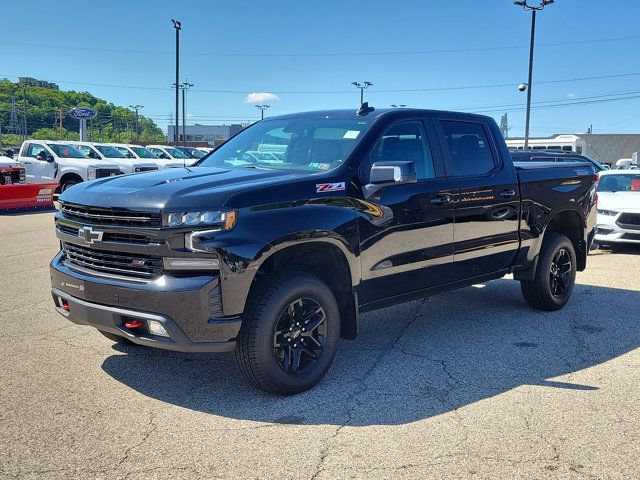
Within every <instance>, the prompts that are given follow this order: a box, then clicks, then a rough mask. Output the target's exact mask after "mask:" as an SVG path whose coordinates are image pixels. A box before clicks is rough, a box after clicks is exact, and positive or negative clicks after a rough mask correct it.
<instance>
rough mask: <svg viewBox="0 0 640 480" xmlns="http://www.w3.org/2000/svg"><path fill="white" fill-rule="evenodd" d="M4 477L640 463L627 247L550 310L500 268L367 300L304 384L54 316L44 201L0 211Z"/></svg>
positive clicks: (636, 287) (350, 473)
mask: <svg viewBox="0 0 640 480" xmlns="http://www.w3.org/2000/svg"><path fill="white" fill-rule="evenodd" d="M0 245H2V251H3V252H4V255H3V259H2V264H1V266H0V292H1V297H0V298H2V303H1V304H0V345H1V348H0V361H1V365H2V369H1V371H0V477H1V478H39V479H40V478H65V479H66V478H197V477H205V478H230V477H238V478H302V479H305V478H309V479H311V478H372V477H378V478H419V477H421V478H427V477H438V478H449V477H450V478H460V477H473V478H498V477H502V478H543V477H563V478H572V477H576V478H579V477H588V478H592V477H593V478H616V479H617V478H638V477H639V476H640V464H639V462H638V459H640V407H639V405H640V387H639V384H640V348H639V347H640V328H639V326H638V320H639V313H640V295H639V292H640V249H637V250H634V249H624V250H621V251H616V252H615V253H611V252H609V251H606V250H600V251H598V252H596V253H595V254H593V255H591V256H590V258H589V266H588V269H587V271H586V272H583V273H580V274H578V279H577V283H578V285H577V286H576V291H575V292H574V296H573V298H572V299H571V301H570V303H569V305H568V306H567V307H566V308H565V309H564V310H562V311H560V312H555V313H542V312H536V311H532V310H529V309H527V308H526V307H525V305H524V302H523V300H522V297H521V295H520V289H519V285H518V284H517V283H516V282H513V281H511V280H499V281H495V282H491V283H488V284H485V285H477V286H474V287H470V288H466V289H464V290H459V291H456V292H452V293H448V294H443V295H440V296H437V297H432V298H429V299H427V300H425V301H419V302H413V303H409V304H405V305H400V306H397V307H393V308H388V309H385V310H382V311H378V312H374V313H371V314H366V315H364V319H363V320H364V322H363V324H364V327H363V330H364V331H363V333H362V334H361V336H359V337H358V339H356V340H355V341H342V343H341V345H340V351H339V353H338V356H337V358H336V361H335V363H334V365H333V367H332V369H331V371H330V372H329V374H328V376H327V377H326V378H325V380H324V381H323V382H322V383H321V384H320V385H319V386H318V387H316V388H314V389H312V390H311V391H309V392H306V393H304V394H301V395H297V396H294V397H289V398H282V397H275V396H272V395H267V394H263V393H261V392H259V391H256V390H254V389H253V388H251V387H249V386H248V385H247V384H245V383H244V382H243V380H242V379H241V378H240V375H239V372H238V371H237V369H236V367H235V365H234V363H233V358H232V356H230V355H220V354H218V355H214V354H198V355H193V354H191V355H187V354H179V353H172V352H165V351H156V350H152V349H147V348H141V347H122V346H114V345H112V343H111V342H110V341H109V340H107V339H106V338H103V337H102V336H101V335H99V334H98V333H97V332H96V331H94V330H93V329H91V328H87V327H79V326H75V325H73V324H70V323H69V322H68V321H67V320H65V319H64V318H62V317H60V316H58V315H57V314H56V313H55V312H54V310H53V306H52V301H51V297H50V294H49V288H50V284H49V273H48V262H49V260H50V259H51V258H52V257H53V256H54V254H55V252H56V251H57V246H58V243H57V240H56V239H55V237H54V234H53V221H52V214H51V213H40V214H32V215H24V216H9V217H6V216H5V217H0Z"/></svg>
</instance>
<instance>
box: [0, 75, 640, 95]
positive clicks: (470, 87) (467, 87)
mask: <svg viewBox="0 0 640 480" xmlns="http://www.w3.org/2000/svg"><path fill="white" fill-rule="evenodd" d="M639 75H640V72H628V73H616V74H611V75H596V76H589V77H575V78H563V79H554V80H540V81H538V82H536V83H537V84H538V85H539V84H553V83H571V82H583V81H589V80H603V79H610V78H624V77H634V76H639ZM0 76H2V77H12V78H18V76H17V75H9V74H0ZM51 81H52V82H55V83H67V84H70V85H86V86H93V87H109V88H126V89H137V90H163V91H167V90H172V88H170V87H149V86H141V85H118V84H109V83H90V82H76V81H68V80H51ZM517 83H518V82H517V81H516V82H510V83H496V84H485V85H460V86H456V87H428V88H399V89H390V90H375V92H373V93H374V94H375V93H403V92H442V91H455V90H475V89H484V88H503V87H513V86H514V85H516V84H517ZM247 91H248V90H210V89H196V88H194V89H192V90H191V92H193V93H218V94H220V93H228V94H243V95H244V94H246V93H247ZM269 92H271V93H274V94H280V95H294V94H304V95H308V94H318V95H320V94H328V95H333V94H349V93H351V94H353V90H271V89H269Z"/></svg>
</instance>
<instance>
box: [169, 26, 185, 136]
mask: <svg viewBox="0 0 640 480" xmlns="http://www.w3.org/2000/svg"><path fill="white" fill-rule="evenodd" d="M171 23H173V28H175V29H176V83H175V84H174V85H175V87H176V129H175V131H174V132H173V141H174V142H175V144H176V145H177V144H178V116H179V113H178V112H179V109H180V106H179V102H180V100H179V93H178V90H179V88H180V83H179V82H180V30H181V29H182V22H179V21H177V20H174V19H173V18H172V19H171Z"/></svg>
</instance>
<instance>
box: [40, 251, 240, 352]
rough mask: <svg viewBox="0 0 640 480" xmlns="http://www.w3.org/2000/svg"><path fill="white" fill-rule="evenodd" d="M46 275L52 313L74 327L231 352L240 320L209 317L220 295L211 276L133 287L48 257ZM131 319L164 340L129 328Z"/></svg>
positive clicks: (166, 278) (182, 347)
mask: <svg viewBox="0 0 640 480" xmlns="http://www.w3.org/2000/svg"><path fill="white" fill-rule="evenodd" d="M50 272H51V285H52V295H53V299H54V303H55V305H56V310H57V311H58V313H60V314H61V315H63V316H65V317H66V318H67V319H69V320H70V321H72V322H74V323H77V324H81V325H90V326H93V327H95V328H97V329H99V330H102V331H105V332H109V333H113V334H115V335H119V336H122V337H125V338H128V339H129V340H131V341H132V342H134V343H137V344H140V345H147V346H152V347H157V348H163V349H167V350H176V351H182V352H225V351H231V350H233V349H234V348H235V338H236V336H237V335H238V332H239V330H240V325H241V319H240V317H217V318H213V315H214V314H215V313H216V312H215V302H216V298H217V296H218V295H219V291H220V285H219V278H218V277H217V276H211V275H198V276H189V277H173V276H170V275H163V276H161V277H159V278H158V279H156V280H154V281H153V282H149V283H145V284H139V283H132V282H126V281H118V280H114V279H104V278H100V277H95V276H92V275H88V274H84V273H81V272H78V271H76V270H73V269H71V268H69V267H68V266H67V265H65V264H64V262H63V255H62V254H59V255H57V256H56V257H55V258H54V259H53V261H52V262H51V268H50ZM62 300H64V302H62ZM63 303H64V304H66V308H63ZM212 306H213V307H214V308H212ZM131 319H136V320H141V321H142V322H146V321H148V320H155V321H157V322H160V323H161V324H162V325H163V326H164V328H165V330H166V331H167V332H168V333H169V337H162V336H156V335H150V334H148V333H147V331H146V329H142V330H139V329H136V330H130V329H128V328H126V327H125V326H124V324H125V321H128V320H131Z"/></svg>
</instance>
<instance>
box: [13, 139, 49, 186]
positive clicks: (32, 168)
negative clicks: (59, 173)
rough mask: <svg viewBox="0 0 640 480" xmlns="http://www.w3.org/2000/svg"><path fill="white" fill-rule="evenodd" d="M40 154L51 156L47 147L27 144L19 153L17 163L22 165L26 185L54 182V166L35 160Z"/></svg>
mask: <svg viewBox="0 0 640 480" xmlns="http://www.w3.org/2000/svg"><path fill="white" fill-rule="evenodd" d="M40 152H44V153H46V154H47V155H49V156H53V153H52V152H50V151H49V150H48V149H47V147H45V146H44V145H40V144H38V143H28V144H27V145H25V146H24V147H23V149H22V150H21V152H20V153H21V154H20V156H19V161H20V163H22V164H23V165H24V170H25V176H26V180H27V183H51V182H53V181H54V177H55V172H56V164H55V162H48V161H46V160H40V159H38V158H36V157H37V155H38V153H40Z"/></svg>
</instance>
